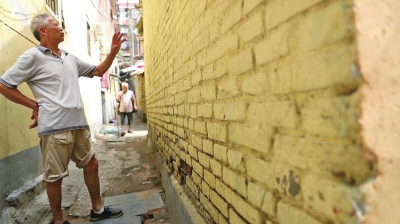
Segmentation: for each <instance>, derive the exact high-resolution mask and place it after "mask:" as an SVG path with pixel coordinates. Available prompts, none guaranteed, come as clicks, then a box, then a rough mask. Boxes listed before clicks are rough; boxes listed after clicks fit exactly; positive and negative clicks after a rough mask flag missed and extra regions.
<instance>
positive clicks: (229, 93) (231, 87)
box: [217, 78, 239, 99]
mask: <svg viewBox="0 0 400 224" xmlns="http://www.w3.org/2000/svg"><path fill="white" fill-rule="evenodd" d="M238 94H239V88H238V86H237V83H236V78H231V79H228V80H226V81H222V82H221V83H219V85H218V97H217V98H218V99H224V98H229V97H234V96H237V95H238Z"/></svg>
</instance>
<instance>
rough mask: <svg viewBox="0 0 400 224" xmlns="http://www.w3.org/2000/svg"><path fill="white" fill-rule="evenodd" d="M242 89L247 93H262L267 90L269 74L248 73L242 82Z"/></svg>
mask: <svg viewBox="0 0 400 224" xmlns="http://www.w3.org/2000/svg"><path fill="white" fill-rule="evenodd" d="M242 91H243V92H244V93H247V94H252V95H255V94H261V93H264V92H266V91H267V74H266V72H259V73H257V74H255V75H247V76H246V77H244V80H243V83H242Z"/></svg>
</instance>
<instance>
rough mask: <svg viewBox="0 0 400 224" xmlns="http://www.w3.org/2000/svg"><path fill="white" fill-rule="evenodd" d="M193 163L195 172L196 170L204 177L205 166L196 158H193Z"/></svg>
mask: <svg viewBox="0 0 400 224" xmlns="http://www.w3.org/2000/svg"><path fill="white" fill-rule="evenodd" d="M192 165H193V170H194V172H196V173H197V174H198V175H199V176H200V177H203V166H202V165H200V163H198V162H196V161H195V160H192Z"/></svg>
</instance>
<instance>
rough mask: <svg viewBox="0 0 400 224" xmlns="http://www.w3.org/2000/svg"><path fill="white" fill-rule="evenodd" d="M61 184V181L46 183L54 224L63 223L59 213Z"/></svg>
mask: <svg viewBox="0 0 400 224" xmlns="http://www.w3.org/2000/svg"><path fill="white" fill-rule="evenodd" d="M61 184H62V179H59V180H57V181H55V182H47V197H48V198H49V202H50V209H51V213H52V214H53V221H54V223H63V222H64V221H65V219H64V216H63V214H62V211H61V199H62V196H61Z"/></svg>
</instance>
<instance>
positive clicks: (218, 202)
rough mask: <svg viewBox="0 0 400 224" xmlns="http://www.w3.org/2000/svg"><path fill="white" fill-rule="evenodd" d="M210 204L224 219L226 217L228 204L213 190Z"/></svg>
mask: <svg viewBox="0 0 400 224" xmlns="http://www.w3.org/2000/svg"><path fill="white" fill-rule="evenodd" d="M211 202H212V203H213V204H214V205H215V207H217V208H218V210H219V211H221V213H222V214H223V215H224V216H225V217H228V204H227V203H226V201H225V200H224V199H223V198H222V197H221V196H219V195H218V193H217V192H215V191H213V190H211Z"/></svg>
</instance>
